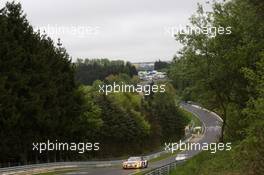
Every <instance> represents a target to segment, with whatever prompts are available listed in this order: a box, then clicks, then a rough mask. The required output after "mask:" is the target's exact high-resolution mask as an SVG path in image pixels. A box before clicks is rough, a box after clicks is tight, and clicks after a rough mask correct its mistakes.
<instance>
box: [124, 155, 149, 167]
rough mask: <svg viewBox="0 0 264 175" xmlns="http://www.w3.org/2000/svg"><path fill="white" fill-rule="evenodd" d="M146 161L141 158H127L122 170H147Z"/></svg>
mask: <svg viewBox="0 0 264 175" xmlns="http://www.w3.org/2000/svg"><path fill="white" fill-rule="evenodd" d="M147 167H148V161H147V160H144V158H143V157H129V158H128V159H127V161H124V162H123V168H124V169H128V168H147Z"/></svg>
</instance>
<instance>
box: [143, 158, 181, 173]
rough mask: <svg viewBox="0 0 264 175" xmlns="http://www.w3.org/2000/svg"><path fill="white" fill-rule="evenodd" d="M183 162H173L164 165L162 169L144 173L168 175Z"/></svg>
mask: <svg viewBox="0 0 264 175" xmlns="http://www.w3.org/2000/svg"><path fill="white" fill-rule="evenodd" d="M184 161H185V160H181V161H175V162H172V163H169V164H167V165H164V166H162V167H158V168H154V169H153V170H151V171H150V172H147V173H145V175H169V174H170V173H171V172H172V171H173V170H174V169H175V168H176V166H177V165H178V164H181V163H183V162H184Z"/></svg>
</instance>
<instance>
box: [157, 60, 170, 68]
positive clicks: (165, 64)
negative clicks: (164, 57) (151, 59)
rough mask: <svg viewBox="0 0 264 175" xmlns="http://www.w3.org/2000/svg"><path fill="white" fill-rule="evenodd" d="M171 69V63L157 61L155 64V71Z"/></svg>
mask: <svg viewBox="0 0 264 175" xmlns="http://www.w3.org/2000/svg"><path fill="white" fill-rule="evenodd" d="M168 67H169V63H167V62H166V61H160V60H159V61H155V63H154V70H165V69H166V68H168Z"/></svg>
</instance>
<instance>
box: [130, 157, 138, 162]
mask: <svg viewBox="0 0 264 175" xmlns="http://www.w3.org/2000/svg"><path fill="white" fill-rule="evenodd" d="M139 160H141V158H140V157H129V159H128V161H139Z"/></svg>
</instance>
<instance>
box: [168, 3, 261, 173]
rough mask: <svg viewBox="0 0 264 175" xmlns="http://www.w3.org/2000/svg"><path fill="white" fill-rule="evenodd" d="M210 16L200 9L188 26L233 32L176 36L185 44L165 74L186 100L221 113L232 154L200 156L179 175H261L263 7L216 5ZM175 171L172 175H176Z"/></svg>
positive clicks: (244, 4)
mask: <svg viewBox="0 0 264 175" xmlns="http://www.w3.org/2000/svg"><path fill="white" fill-rule="evenodd" d="M212 7H213V10H212V12H208V13H205V12H204V11H203V8H202V7H201V6H199V8H198V11H197V14H196V15H194V16H193V17H192V18H191V25H193V26H196V27H201V26H208V25H209V26H214V27H217V26H223V27H227V26H230V27H232V33H231V34H230V35H217V36H215V37H212V36H210V35H209V36H208V35H203V34H180V35H177V37H176V38H177V40H178V41H180V42H181V43H182V44H184V48H183V50H182V51H181V54H180V56H179V57H177V58H175V60H174V64H173V66H172V67H171V69H170V71H169V75H170V77H171V78H172V79H173V84H174V85H175V87H177V88H178V89H179V91H180V94H181V95H182V96H183V97H182V98H183V99H185V100H194V101H198V102H200V103H202V104H203V105H205V106H207V107H208V108H210V109H213V110H215V111H217V113H219V114H220V115H221V116H222V118H223V120H224V123H223V128H222V129H223V136H224V138H225V140H226V141H232V142H233V143H237V145H236V148H235V149H234V151H232V152H222V153H217V154H216V155H215V158H212V159H211V158H210V157H212V156H211V155H207V154H206V153H202V154H201V155H198V156H197V157H196V158H194V160H190V161H189V162H187V163H186V165H183V166H182V167H180V168H177V170H176V171H177V173H179V174H263V172H264V169H263V167H264V166H263V165H264V163H263V158H262V155H263V150H264V148H263V146H262V144H261V143H263V136H264V134H263V133H264V132H263V127H264V126H263V116H264V111H263V109H264V100H263V99H264V97H263V94H264V78H263V77H264V59H263V48H264V47H263V46H264V34H263V31H264V20H263V2H262V1H258V0H232V1H227V2H224V3H218V2H214V3H213V4H212ZM176 171H175V173H176Z"/></svg>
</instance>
